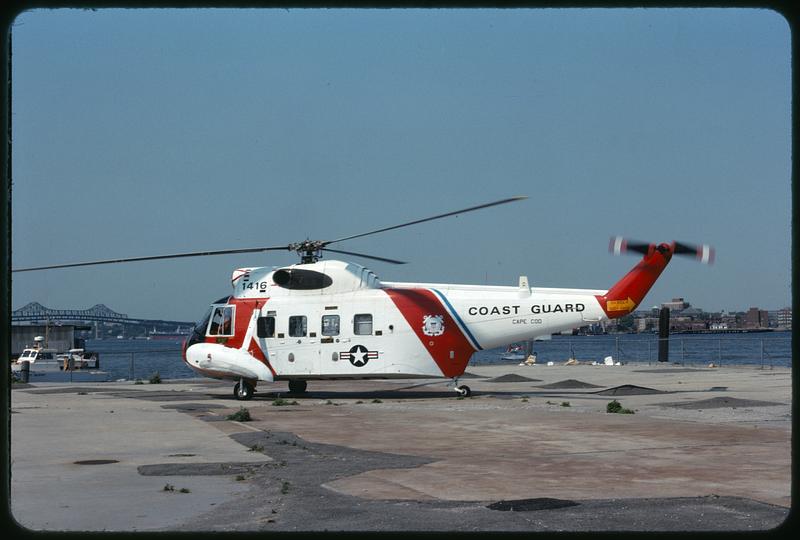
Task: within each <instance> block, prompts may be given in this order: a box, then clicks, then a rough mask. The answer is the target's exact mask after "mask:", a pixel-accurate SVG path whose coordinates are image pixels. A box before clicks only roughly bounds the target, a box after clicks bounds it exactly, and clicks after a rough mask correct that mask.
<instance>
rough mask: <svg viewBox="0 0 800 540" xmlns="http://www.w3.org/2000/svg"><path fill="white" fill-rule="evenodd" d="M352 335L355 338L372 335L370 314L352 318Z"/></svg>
mask: <svg viewBox="0 0 800 540" xmlns="http://www.w3.org/2000/svg"><path fill="white" fill-rule="evenodd" d="M353 333H354V334H355V335H357V336H370V335H372V314H371V313H359V314H358V315H356V316H355V317H353Z"/></svg>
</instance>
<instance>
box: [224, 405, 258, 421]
mask: <svg viewBox="0 0 800 540" xmlns="http://www.w3.org/2000/svg"><path fill="white" fill-rule="evenodd" d="M226 419H227V420H235V421H236V422H249V421H250V420H252V418H251V417H250V411H248V410H247V409H245V408H244V407H239V410H238V411H236V412H235V413H233V414H229V415H228V416H227V417H226Z"/></svg>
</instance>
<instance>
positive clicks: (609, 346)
mask: <svg viewBox="0 0 800 540" xmlns="http://www.w3.org/2000/svg"><path fill="white" fill-rule="evenodd" d="M791 336H792V334H791V332H765V333H755V334H686V335H674V336H672V337H671V338H670V340H669V341H670V345H669V360H670V363H673V364H683V365H687V366H698V367H701V366H707V365H708V364H710V363H712V362H713V363H714V364H716V365H720V366H732V365H755V366H762V367H791V366H792V339H791ZM86 349H87V350H89V351H97V352H99V353H100V367H101V369H103V370H104V371H108V372H109V373H110V379H111V380H112V381H113V380H120V379H125V380H136V379H141V380H143V381H145V382H147V381H148V380H149V379H150V377H151V376H152V375H153V374H154V373H156V372H157V373H158V374H159V376H160V377H161V378H162V379H186V378H193V377H197V376H198V375H197V374H196V373H195V372H194V371H192V370H191V369H189V367H188V366H187V365H186V364H184V362H183V360H182V359H181V342H180V341H168V340H152V341H146V340H126V339H117V340H102V341H101V340H87V341H86ZM533 350H534V351H536V353H537V363H546V362H548V361H553V362H555V363H557V364H563V363H564V362H565V361H566V360H567V359H569V358H571V357H574V358H576V359H577V360H580V361H587V362H591V361H596V362H603V359H604V358H605V357H606V356H611V357H613V358H614V361H621V362H623V363H645V364H646V363H652V364H657V363H658V362H657V361H658V338H657V336H655V335H653V334H620V335H603V336H560V335H559V336H553V338H552V339H551V340H550V341H535V342H533ZM504 352H505V348H497V349H487V350H484V351H478V352H476V353H475V354H474V355H473V357H472V360H471V361H470V363H471V364H473V365H486V364H517V363H519V361H509V360H503V359H502V358H501V357H502V355H503V354H504Z"/></svg>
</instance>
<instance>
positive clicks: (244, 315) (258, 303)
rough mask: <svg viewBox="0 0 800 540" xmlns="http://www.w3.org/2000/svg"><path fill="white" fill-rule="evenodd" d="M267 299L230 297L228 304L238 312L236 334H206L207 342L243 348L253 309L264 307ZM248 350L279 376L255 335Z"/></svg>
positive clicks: (232, 347) (234, 323) (235, 322)
mask: <svg viewBox="0 0 800 540" xmlns="http://www.w3.org/2000/svg"><path fill="white" fill-rule="evenodd" d="M267 300H269V298H255V299H253V298H246V299H241V298H234V297H231V298H229V299H228V305H229V306H236V314H235V315H234V322H233V332H234V334H233V335H232V336H230V337H218V336H206V343H219V344H221V345H225V346H226V347H230V348H231V349H241V348H242V343H244V337H245V335H246V334H247V327H248V326H249V324H250V318H251V317H252V316H253V310H255V309H259V308H261V307H263V306H264V304H266V303H267ZM247 352H248V353H250V356H252V357H253V358H255V359H257V360H260V361H261V362H263V363H264V364H265V365H266V366H267V367H268V368H269V370H270V371H271V372H272V376H273V377H275V376H277V373H275V370H274V369H272V365H271V364H270V363H269V360H267V357H266V356H264V351H262V350H261V347H260V346H259V345H258V342H257V341H256V339H255V336H253V337H251V338H250V344H249V345H248V347H247Z"/></svg>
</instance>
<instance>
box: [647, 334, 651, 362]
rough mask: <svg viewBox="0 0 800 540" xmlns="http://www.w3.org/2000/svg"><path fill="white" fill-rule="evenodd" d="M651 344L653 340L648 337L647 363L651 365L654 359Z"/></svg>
mask: <svg viewBox="0 0 800 540" xmlns="http://www.w3.org/2000/svg"><path fill="white" fill-rule="evenodd" d="M651 344H652V342H651V341H650V340H649V339H648V340H647V364H648V365H650V360H652V357H651V350H650V349H651V347H650V345H651Z"/></svg>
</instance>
